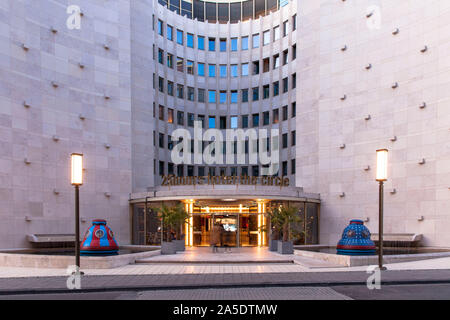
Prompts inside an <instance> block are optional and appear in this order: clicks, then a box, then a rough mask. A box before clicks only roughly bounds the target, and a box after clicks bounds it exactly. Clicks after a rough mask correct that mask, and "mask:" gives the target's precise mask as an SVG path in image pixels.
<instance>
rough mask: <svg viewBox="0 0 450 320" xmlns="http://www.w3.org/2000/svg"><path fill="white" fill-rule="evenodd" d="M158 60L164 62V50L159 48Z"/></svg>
mask: <svg viewBox="0 0 450 320" xmlns="http://www.w3.org/2000/svg"><path fill="white" fill-rule="evenodd" d="M158 62H159V63H160V64H164V51H162V50H161V49H158Z"/></svg>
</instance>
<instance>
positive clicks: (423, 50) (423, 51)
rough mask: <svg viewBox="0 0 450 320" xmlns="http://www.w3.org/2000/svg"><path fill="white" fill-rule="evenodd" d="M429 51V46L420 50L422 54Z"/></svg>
mask: <svg viewBox="0 0 450 320" xmlns="http://www.w3.org/2000/svg"><path fill="white" fill-rule="evenodd" d="M427 51H428V47H427V46H423V47H422V49H420V52H422V53H425V52H427Z"/></svg>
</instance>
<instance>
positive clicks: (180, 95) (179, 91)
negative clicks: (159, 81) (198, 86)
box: [177, 84, 184, 99]
mask: <svg viewBox="0 0 450 320" xmlns="http://www.w3.org/2000/svg"><path fill="white" fill-rule="evenodd" d="M177 98H180V99H184V86H183V85H182V84H177Z"/></svg>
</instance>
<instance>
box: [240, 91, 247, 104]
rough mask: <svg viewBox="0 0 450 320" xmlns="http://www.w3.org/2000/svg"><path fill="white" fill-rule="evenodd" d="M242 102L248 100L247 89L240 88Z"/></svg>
mask: <svg viewBox="0 0 450 320" xmlns="http://www.w3.org/2000/svg"><path fill="white" fill-rule="evenodd" d="M241 95H242V102H248V89H242V93H241Z"/></svg>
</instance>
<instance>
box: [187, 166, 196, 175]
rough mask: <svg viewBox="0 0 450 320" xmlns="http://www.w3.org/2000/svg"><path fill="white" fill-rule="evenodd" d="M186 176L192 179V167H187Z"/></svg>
mask: <svg viewBox="0 0 450 320" xmlns="http://www.w3.org/2000/svg"><path fill="white" fill-rule="evenodd" d="M187 175H188V177H193V176H194V166H188V167H187Z"/></svg>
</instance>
